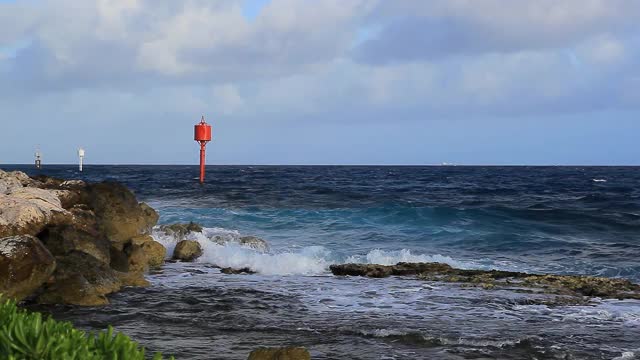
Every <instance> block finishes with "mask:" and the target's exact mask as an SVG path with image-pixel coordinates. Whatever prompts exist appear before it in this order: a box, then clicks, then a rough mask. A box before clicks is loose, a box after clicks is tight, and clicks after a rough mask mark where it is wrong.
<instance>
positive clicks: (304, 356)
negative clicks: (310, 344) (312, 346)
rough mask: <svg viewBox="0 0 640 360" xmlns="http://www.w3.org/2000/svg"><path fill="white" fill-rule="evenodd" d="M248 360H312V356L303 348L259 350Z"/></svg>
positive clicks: (254, 351) (250, 355)
mask: <svg viewBox="0 0 640 360" xmlns="http://www.w3.org/2000/svg"><path fill="white" fill-rule="evenodd" d="M247 360H311V354H309V351H308V350H307V349H305V348H303V347H282V348H259V349H256V350H253V351H252V352H251V354H249V357H248V358H247Z"/></svg>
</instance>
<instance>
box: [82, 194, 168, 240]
mask: <svg viewBox="0 0 640 360" xmlns="http://www.w3.org/2000/svg"><path fill="white" fill-rule="evenodd" d="M86 188H87V191H88V197H89V199H88V201H89V206H90V207H91V208H92V209H93V211H94V213H95V215H96V221H97V224H98V230H100V232H101V233H103V234H104V235H105V236H106V237H107V239H109V241H111V243H112V246H115V247H116V248H119V249H122V248H123V247H124V245H125V243H127V242H128V241H129V240H131V238H133V237H136V236H139V235H141V234H148V233H150V232H151V228H152V227H153V226H155V225H156V224H157V222H158V213H157V212H156V211H155V210H153V209H152V208H151V207H149V206H148V205H146V204H144V203H138V201H137V199H136V197H135V195H133V193H132V192H131V191H130V190H129V189H127V188H126V187H125V186H124V185H121V184H118V183H109V182H104V183H99V184H92V185H88V186H87V187H86Z"/></svg>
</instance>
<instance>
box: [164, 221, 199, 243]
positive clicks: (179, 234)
mask: <svg viewBox="0 0 640 360" xmlns="http://www.w3.org/2000/svg"><path fill="white" fill-rule="evenodd" d="M160 231H163V232H164V233H165V234H167V235H171V236H173V237H174V238H175V239H176V240H177V241H180V240H184V239H185V237H186V236H187V235H188V234H189V233H192V232H202V226H200V225H198V224H196V223H194V222H190V223H188V224H171V225H162V226H160Z"/></svg>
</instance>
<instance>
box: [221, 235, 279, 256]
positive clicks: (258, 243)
mask: <svg viewBox="0 0 640 360" xmlns="http://www.w3.org/2000/svg"><path fill="white" fill-rule="evenodd" d="M211 241H213V242H215V243H216V244H219V245H227V244H229V243H236V244H238V245H240V246H244V247H248V248H251V249H254V250H257V251H260V252H268V251H269V244H268V243H267V242H266V241H265V240H263V239H260V238H259V237H257V236H241V237H229V236H225V237H223V236H220V235H216V236H214V237H212V238H211Z"/></svg>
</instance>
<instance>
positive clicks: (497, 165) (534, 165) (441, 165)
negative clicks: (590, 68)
mask: <svg viewBox="0 0 640 360" xmlns="http://www.w3.org/2000/svg"><path fill="white" fill-rule="evenodd" d="M2 166H33V167H34V168H35V165H34V164H32V163H28V164H24V163H22V164H19V163H7V164H0V168H1V167H2ZM46 166H76V167H77V166H78V163H51V164H43V165H42V168H45V167H46ZM91 166H199V164H135V163H122V164H113V163H111V164H109V163H101V164H86V163H85V164H83V167H91ZM206 166H207V167H209V166H325V167H326V166H354V167H357V166H360V167H365V166H368V167H373V166H378V167H394V166H395V167H479V166H484V167H527V166H529V167H640V164H453V163H444V164H207V165H206Z"/></svg>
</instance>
